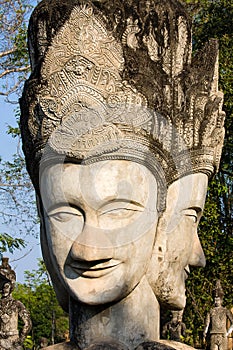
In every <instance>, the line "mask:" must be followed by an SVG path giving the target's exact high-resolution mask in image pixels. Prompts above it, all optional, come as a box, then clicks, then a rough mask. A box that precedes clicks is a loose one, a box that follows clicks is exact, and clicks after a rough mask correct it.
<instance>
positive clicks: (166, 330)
mask: <svg viewBox="0 0 233 350" xmlns="http://www.w3.org/2000/svg"><path fill="white" fill-rule="evenodd" d="M182 316H183V310H180V311H172V319H171V321H169V322H167V323H166V324H165V325H164V327H163V332H162V335H163V337H164V338H165V339H166V338H167V339H170V340H175V341H180V342H181V341H182V338H184V337H185V336H186V326H185V324H184V323H183V322H182Z"/></svg>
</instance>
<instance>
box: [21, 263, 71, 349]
mask: <svg viewBox="0 0 233 350" xmlns="http://www.w3.org/2000/svg"><path fill="white" fill-rule="evenodd" d="M14 298H15V299H18V300H20V301H21V302H22V303H23V304H24V305H25V306H26V308H27V309H28V310H29V312H30V315H31V319H32V325H33V327H32V331H31V339H32V341H33V344H34V346H35V345H38V344H39V342H40V339H41V338H42V337H45V338H47V339H48V340H49V343H50V344H53V343H58V342H62V341H64V340H65V334H66V333H67V332H68V329H69V325H68V316H67V314H65V312H64V311H63V310H62V309H61V307H60V306H59V305H58V302H57V299H56V296H55V293H54V290H53V287H52V286H51V282H50V278H49V275H48V273H47V271H46V268H45V265H44V263H43V261H41V260H39V262H38V269H37V270H33V271H25V283H24V284H19V283H18V284H17V286H16V289H15V291H14Z"/></svg>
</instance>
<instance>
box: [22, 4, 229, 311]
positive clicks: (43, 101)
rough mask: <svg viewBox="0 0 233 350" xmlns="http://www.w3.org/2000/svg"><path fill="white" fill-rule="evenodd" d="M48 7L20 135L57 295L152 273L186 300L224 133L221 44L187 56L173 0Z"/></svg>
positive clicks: (32, 38)
mask: <svg viewBox="0 0 233 350" xmlns="http://www.w3.org/2000/svg"><path fill="white" fill-rule="evenodd" d="M162 3H163V4H162ZM161 4H162V5H161ZM174 4H175V5H174ZM47 6H48V5H47V4H46V1H42V2H41V3H40V4H39V5H38V6H37V8H36V9H35V11H34V14H33V15H32V18H31V21H30V27H29V49H30V54H31V65H32V75H31V77H30V78H29V80H28V81H27V82H26V84H25V89H24V93H23V97H22V99H21V112H22V115H21V130H22V138H23V147H24V152H25V156H26V162H27V168H28V171H29V174H30V176H31V178H32V181H33V184H34V187H35V189H36V192H37V197H38V208H39V212H40V217H41V244H42V251H43V256H44V259H45V262H46V265H47V268H48V270H49V272H50V274H51V278H52V280H53V284H54V287H55V290H56V293H57V296H58V299H59V301H60V303H61V304H62V305H63V307H64V308H67V306H68V299H69V296H71V297H72V298H74V299H76V300H78V301H81V302H83V303H85V304H89V305H99V304H106V303H112V302H115V301H117V300H120V299H121V298H124V297H125V296H127V295H129V294H130V293H131V291H132V290H134V289H135V287H136V286H137V285H138V284H139V282H140V281H141V280H142V278H146V279H147V280H148V282H149V284H150V286H151V288H152V290H153V292H154V293H155V295H156V297H157V298H158V299H159V300H160V301H161V303H164V304H167V305H170V306H172V307H175V308H183V307H184V305H185V279H186V278H187V275H188V273H189V265H193V266H203V265H204V264H205V257H204V253H203V251H202V248H201V245H200V242H199V238H198V235H197V225H198V223H199V220H200V218H201V215H202V212H203V208H204V203H205V195H206V191H207V184H208V178H210V177H211V176H212V175H213V173H214V172H215V171H216V170H217V168H218V165H219V161H220V154H221V148H222V144H223V137H224V129H223V122H224V113H223V112H222V109H221V108H222V100H223V96H222V94H221V93H220V92H219V91H218V87H217V44H216V42H215V41H212V42H211V43H210V44H209V46H207V47H206V48H205V50H204V51H203V53H201V55H200V57H199V59H196V60H195V61H194V62H192V61H191V48H190V46H191V29H190V20H189V18H188V16H187V14H186V12H185V10H184V8H183V7H182V6H181V5H180V4H179V3H178V2H176V1H171V2H170V1H167V2H166V3H165V4H164V2H160V1H156V2H155V1H150V2H148V1H144V0H143V1H140V2H139V1H134V3H133V4H131V5H130V4H129V2H127V1H115V2H112V1H106V2H104V3H102V2H95V3H94V2H93V3H92V2H91V1H89V2H83V1H78V0H75V1H73V0H72V1H66V3H65V5H64V4H63V5H62V6H61V4H60V2H59V1H55V0H54V1H53V6H52V7H51V8H53V13H52V15H51V12H50V10H49V9H48V7H47ZM48 13H50V19H49V16H48V15H47V14H48Z"/></svg>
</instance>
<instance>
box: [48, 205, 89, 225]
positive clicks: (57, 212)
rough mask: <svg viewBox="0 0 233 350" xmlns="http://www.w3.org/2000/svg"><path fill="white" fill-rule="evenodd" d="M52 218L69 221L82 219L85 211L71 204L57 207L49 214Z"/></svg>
mask: <svg viewBox="0 0 233 350" xmlns="http://www.w3.org/2000/svg"><path fill="white" fill-rule="evenodd" d="M48 216H49V218H50V219H55V220H56V221H59V222H68V221H70V220H72V219H74V218H77V219H79V220H80V219H81V218H83V213H82V212H81V211H80V210H79V209H77V208H73V207H70V206H66V207H57V208H56V209H54V210H52V211H50V212H49V214H48Z"/></svg>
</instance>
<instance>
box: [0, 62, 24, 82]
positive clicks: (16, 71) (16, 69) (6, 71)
mask: <svg viewBox="0 0 233 350" xmlns="http://www.w3.org/2000/svg"><path fill="white" fill-rule="evenodd" d="M29 68H30V66H29V65H28V66H26V67H19V68H11V69H6V70H5V71H4V72H3V73H1V74H0V79H1V78H2V77H4V76H5V75H7V74H10V73H18V72H25V71H27V70H29Z"/></svg>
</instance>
